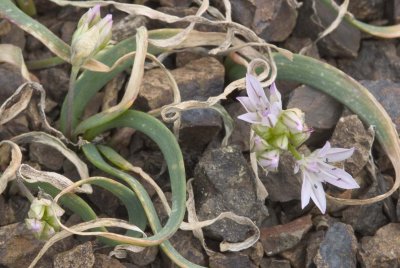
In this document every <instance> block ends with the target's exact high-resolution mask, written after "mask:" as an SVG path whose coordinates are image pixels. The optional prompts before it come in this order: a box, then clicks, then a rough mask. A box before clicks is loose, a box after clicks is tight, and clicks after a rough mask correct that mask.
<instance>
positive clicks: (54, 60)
mask: <svg viewBox="0 0 400 268" xmlns="http://www.w3.org/2000/svg"><path fill="white" fill-rule="evenodd" d="M62 63H65V61H64V60H63V59H61V58H59V57H57V56H55V57H50V58H46V59H40V60H31V61H27V62H26V67H28V69H29V70H40V69H46V68H50V67H54V66H57V65H59V64H62Z"/></svg>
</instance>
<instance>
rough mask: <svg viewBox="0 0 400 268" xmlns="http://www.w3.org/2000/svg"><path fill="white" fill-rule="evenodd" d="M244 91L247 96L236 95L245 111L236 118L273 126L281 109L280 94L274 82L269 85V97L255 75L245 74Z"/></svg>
mask: <svg viewBox="0 0 400 268" xmlns="http://www.w3.org/2000/svg"><path fill="white" fill-rule="evenodd" d="M246 91H247V95H248V97H238V98H237V100H238V101H240V103H241V104H242V105H243V107H244V108H245V109H246V111H247V113H245V114H242V115H240V116H239V117H238V118H239V119H241V120H244V121H247V122H249V123H252V124H261V125H263V126H268V127H273V126H274V125H275V124H276V122H277V121H278V117H279V115H280V113H281V111H282V101H281V94H280V93H279V91H278V90H277V89H276V86H275V84H272V85H271V87H270V96H269V99H268V98H267V96H266V95H265V92H264V89H263V88H262V86H261V84H260V82H259V81H258V80H257V78H256V77H254V76H252V75H251V74H246Z"/></svg>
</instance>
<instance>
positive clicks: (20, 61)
mask: <svg viewBox="0 0 400 268" xmlns="http://www.w3.org/2000/svg"><path fill="white" fill-rule="evenodd" d="M0 51H1V53H0V62H7V63H10V64H12V65H15V66H16V67H18V68H19V69H20V72H21V75H22V77H23V78H24V79H25V80H26V81H31V78H30V75H29V71H28V68H26V65H25V61H24V58H23V56H22V50H21V48H19V47H17V46H14V45H9V44H0Z"/></svg>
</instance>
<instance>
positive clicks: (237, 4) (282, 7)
mask: <svg viewBox="0 0 400 268" xmlns="http://www.w3.org/2000/svg"><path fill="white" fill-rule="evenodd" d="M293 3H294V2H291V1H288V0H267V1H254V0H234V1H231V4H232V18H233V21H236V22H239V23H240V24H242V25H245V26H247V27H250V28H251V29H252V30H254V32H255V33H256V34H257V35H258V36H260V37H261V38H263V39H265V40H266V41H268V42H281V41H284V40H285V39H286V38H287V37H288V36H289V35H290V34H291V32H292V31H293V29H294V27H295V25H296V19H297V9H296V6H295V5H294V4H293ZM219 5H221V4H219Z"/></svg>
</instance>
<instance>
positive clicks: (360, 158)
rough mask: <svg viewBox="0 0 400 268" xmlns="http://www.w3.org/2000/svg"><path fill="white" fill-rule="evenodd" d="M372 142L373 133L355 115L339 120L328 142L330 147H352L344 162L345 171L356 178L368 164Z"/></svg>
mask: <svg viewBox="0 0 400 268" xmlns="http://www.w3.org/2000/svg"><path fill="white" fill-rule="evenodd" d="M373 141H374V134H373V131H372V130H367V129H365V127H364V125H363V123H362V122H361V120H360V119H359V118H358V116H357V115H350V116H345V117H342V118H340V120H339V122H338V123H337V125H336V128H335V131H334V132H333V135H332V138H331V140H330V142H331V145H332V147H339V148H352V147H354V149H355V150H354V153H353V155H352V156H351V157H350V158H348V159H346V160H345V161H344V167H345V170H346V171H347V172H349V173H350V174H351V175H352V176H353V177H356V176H357V174H358V173H359V172H360V171H361V170H362V169H363V167H364V166H365V164H366V163H367V162H368V157H369V153H370V151H371V147H372V143H373Z"/></svg>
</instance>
